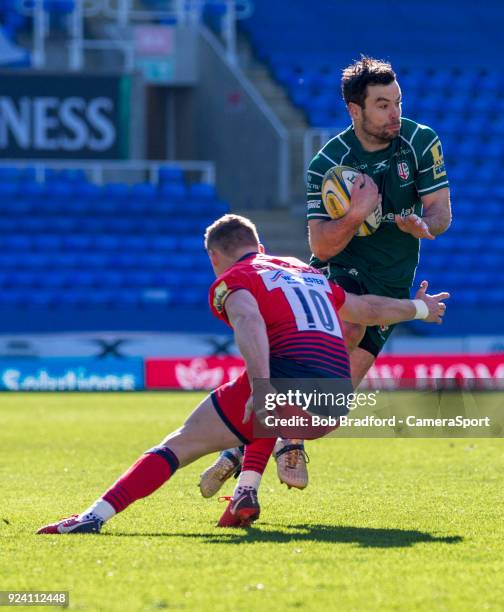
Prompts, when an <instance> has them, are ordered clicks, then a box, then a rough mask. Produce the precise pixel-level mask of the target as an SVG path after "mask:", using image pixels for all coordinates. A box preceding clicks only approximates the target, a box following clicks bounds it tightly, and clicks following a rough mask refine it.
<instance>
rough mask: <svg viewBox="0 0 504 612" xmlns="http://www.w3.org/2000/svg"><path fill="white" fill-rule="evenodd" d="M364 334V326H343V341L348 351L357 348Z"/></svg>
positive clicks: (351, 324)
mask: <svg viewBox="0 0 504 612" xmlns="http://www.w3.org/2000/svg"><path fill="white" fill-rule="evenodd" d="M365 333H366V326H365V325H359V324H358V323H346V322H345V323H344V324H343V337H344V339H345V342H346V345H347V348H348V350H349V351H353V350H354V348H356V347H357V346H359V344H360V342H361V340H362V338H364V334H365Z"/></svg>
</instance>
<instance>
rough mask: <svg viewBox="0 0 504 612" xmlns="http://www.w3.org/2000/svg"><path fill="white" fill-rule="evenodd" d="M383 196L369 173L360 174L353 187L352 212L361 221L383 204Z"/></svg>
mask: <svg viewBox="0 0 504 612" xmlns="http://www.w3.org/2000/svg"><path fill="white" fill-rule="evenodd" d="M381 201H382V197H381V195H380V194H379V192H378V186H377V185H376V183H375V182H374V181H373V179H372V178H371V177H370V176H368V175H367V174H361V175H359V176H358V177H357V178H356V180H355V183H354V185H353V188H352V196H351V198H350V214H352V216H354V217H355V218H356V219H358V220H359V221H361V222H362V221H364V219H366V218H367V217H369V215H370V214H371V213H372V212H373V211H374V210H375V209H376V207H377V206H378V205H379V204H381Z"/></svg>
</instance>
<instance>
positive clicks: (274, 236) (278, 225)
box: [233, 210, 310, 261]
mask: <svg viewBox="0 0 504 612" xmlns="http://www.w3.org/2000/svg"><path fill="white" fill-rule="evenodd" d="M233 212H234V213H236V214H239V215H243V216H245V217H248V218H249V219H252V221H253V222H254V223H255V224H256V226H257V230H258V232H259V237H260V238H261V241H262V242H263V244H264V246H265V247H266V251H267V252H268V253H271V254H273V255H290V256H293V257H299V259H302V260H303V261H308V259H309V257H310V251H309V247H308V238H307V235H306V219H305V216H304V213H303V214H299V213H298V212H295V211H291V212H289V211H286V210H234V211H233Z"/></svg>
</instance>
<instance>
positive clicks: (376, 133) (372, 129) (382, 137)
mask: <svg viewBox="0 0 504 612" xmlns="http://www.w3.org/2000/svg"><path fill="white" fill-rule="evenodd" d="M361 130H362V131H363V132H364V134H365V135H366V137H367V138H368V140H369V141H370V142H374V143H375V144H388V143H389V142H391V141H392V140H394V138H397V136H398V135H399V132H398V131H397V130H391V129H390V128H389V129H387V128H385V127H377V126H376V125H373V123H372V122H371V121H370V120H369V119H368V118H367V117H366V113H365V112H364V111H363V112H362V122H361Z"/></svg>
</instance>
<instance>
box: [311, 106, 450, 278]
mask: <svg viewBox="0 0 504 612" xmlns="http://www.w3.org/2000/svg"><path fill="white" fill-rule="evenodd" d="M336 165H345V166H351V167H352V168H355V169H356V170H358V171H359V172H363V173H365V174H368V175H369V176H371V177H372V179H373V180H374V181H375V183H376V184H377V185H378V189H379V191H380V193H381V195H382V208H383V220H382V223H381V225H380V227H379V228H378V230H377V231H376V232H375V233H374V234H372V235H371V236H366V237H355V238H352V240H351V241H350V242H349V243H348V245H347V246H346V248H345V249H344V250H343V251H341V252H340V253H338V254H337V255H336V256H335V257H333V258H332V259H331V262H334V263H336V264H339V265H342V266H349V267H355V268H357V269H358V270H359V271H360V272H361V273H362V274H363V275H368V276H370V277H373V278H375V279H377V280H379V281H381V282H382V283H383V284H385V285H388V286H391V287H411V285H412V283H413V279H414V276H415V270H416V267H417V265H418V257H419V249H420V241H419V240H418V239H417V238H414V237H413V236H411V234H406V233H405V232H402V231H401V230H400V229H399V228H398V227H397V225H396V223H395V221H394V215H396V214H398V215H403V216H407V215H410V214H412V213H415V214H417V215H419V216H421V214H422V203H421V197H422V196H424V195H426V194H429V193H433V192H435V191H437V190H438V189H442V188H444V187H447V186H448V179H447V175H446V169H445V165H444V159H443V151H442V148H441V142H440V140H439V138H438V136H437V135H436V133H435V132H434V131H433V130H431V128H429V127H427V126H425V125H420V124H418V123H415V122H414V121H411V120H410V119H404V118H403V119H402V120H401V131H400V133H399V136H397V137H396V138H394V140H393V141H392V142H391V143H390V145H389V146H388V147H387V148H386V149H383V150H381V151H375V152H372V153H370V152H368V151H365V150H364V149H363V148H362V145H361V144H360V142H359V140H358V138H357V136H356V135H355V132H354V130H353V127H352V126H350V127H349V128H347V129H346V130H345V131H344V132H341V133H340V134H338V135H337V136H336V137H335V138H333V139H331V140H330V141H329V142H328V143H327V144H326V145H325V146H324V147H323V148H322V149H321V150H320V151H319V152H318V154H317V155H316V156H315V157H314V158H313V160H312V162H311V164H310V166H309V169H308V181H307V182H308V191H307V217H308V220H310V219H330V216H329V215H328V214H327V211H326V209H325V207H324V204H323V202H322V197H321V187H322V179H323V177H324V174H325V173H326V172H327V170H328V169H329V168H331V167H332V166H336ZM311 264H312V265H313V266H315V267H321V266H322V265H323V263H322V262H320V261H319V260H318V259H316V258H315V257H313V258H312V261H311Z"/></svg>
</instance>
